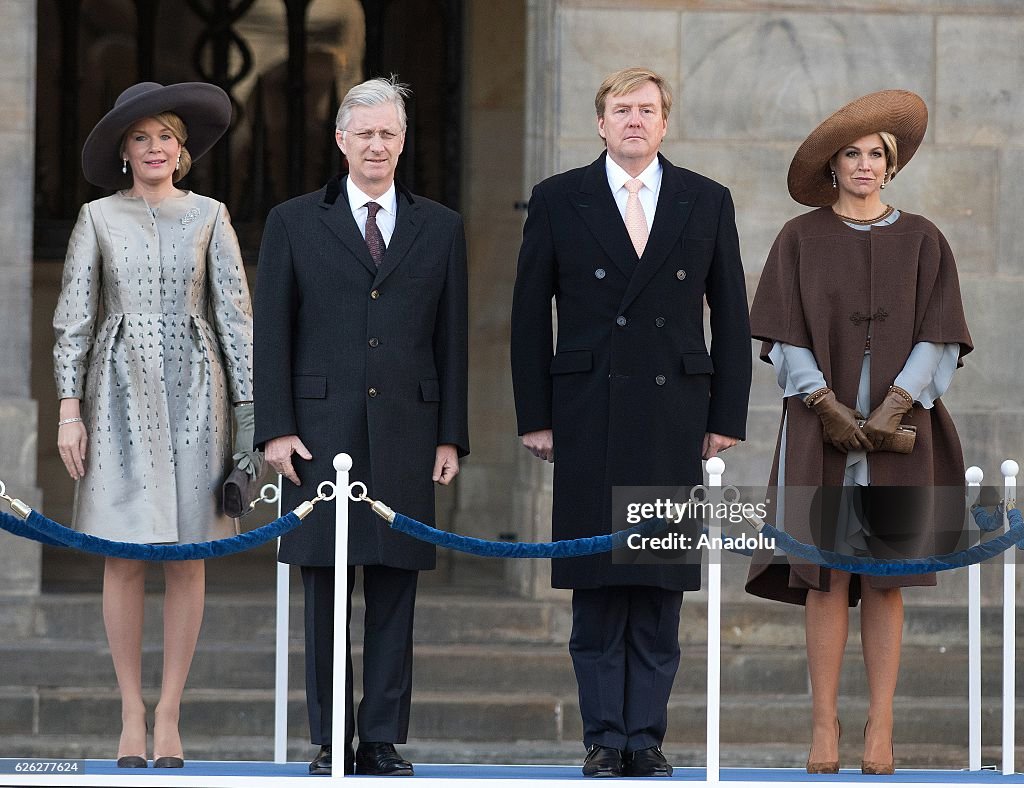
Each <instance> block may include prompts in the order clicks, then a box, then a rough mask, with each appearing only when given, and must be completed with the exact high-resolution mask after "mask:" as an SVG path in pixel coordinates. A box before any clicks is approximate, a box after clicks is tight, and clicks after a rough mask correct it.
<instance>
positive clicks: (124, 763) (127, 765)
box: [117, 720, 149, 769]
mask: <svg viewBox="0 0 1024 788" xmlns="http://www.w3.org/2000/svg"><path fill="white" fill-rule="evenodd" d="M146 738H149V720H146ZM148 767H149V762H148V761H147V760H146V759H145V758H144V757H143V756H141V755H122V756H121V757H120V758H118V759H117V768H118V769H146V768H148Z"/></svg>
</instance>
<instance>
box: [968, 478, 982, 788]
mask: <svg viewBox="0 0 1024 788" xmlns="http://www.w3.org/2000/svg"><path fill="white" fill-rule="evenodd" d="M965 478H966V479H967V486H968V487H974V488H980V487H981V483H982V481H983V480H984V479H985V473H984V471H982V470H981V468H979V467H978V466H977V465H972V466H971V467H970V468H968V469H967V473H966V474H965ZM969 516H970V513H969V512H968V517H969ZM967 725H968V748H967V752H968V756H967V768H968V769H970V770H971V771H972V772H977V771H980V770H981V564H971V565H970V566H969V567H967Z"/></svg>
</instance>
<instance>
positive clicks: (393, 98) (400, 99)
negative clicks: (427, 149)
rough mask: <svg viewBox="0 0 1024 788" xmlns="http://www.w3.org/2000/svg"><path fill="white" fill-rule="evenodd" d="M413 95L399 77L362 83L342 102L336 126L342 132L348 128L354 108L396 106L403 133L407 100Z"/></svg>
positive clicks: (394, 75)
mask: <svg viewBox="0 0 1024 788" xmlns="http://www.w3.org/2000/svg"><path fill="white" fill-rule="evenodd" d="M411 95H412V91H411V90H409V86H408V85H406V84H404V83H402V82H399V81H398V75H397V74H392V75H391V76H390V77H388V78H387V79H384V78H382V77H378V78H377V79H368V80H366V82H361V83H359V84H358V85H356V86H355V87H353V88H352V89H351V90H349V92H348V93H346V94H345V98H344V99H342V101H341V107H339V108H338V117H337V120H336V121H335V126H336V127H337V128H338V130H340V131H344V130H346V129H347V128H348V124H349V122H350V121H351V120H352V108H353V107H376V106H378V105H380V104H394V105H395V107H396V108H397V109H398V121H399V123H401V124H402V131H405V126H406V116H405V99H406V97H408V96H411Z"/></svg>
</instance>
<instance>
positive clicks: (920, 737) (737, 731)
mask: <svg viewBox="0 0 1024 788" xmlns="http://www.w3.org/2000/svg"><path fill="white" fill-rule="evenodd" d="M6 695H7V693H6V691H4V692H0V700H2V701H3V706H2V709H0V734H2V738H6V737H8V736H28V735H32V734H40V735H44V736H51V735H53V736H58V735H59V736H66V737H68V738H69V739H70V738H73V737H78V736H102V735H111V731H117V730H118V727H119V726H118V721H119V719H120V706H119V702H118V699H117V697H116V693H112V692H106V691H95V690H40V691H39V692H38V693H37V694H36V695H35V697H33V698H30V699H28V700H27V701H25V700H19V699H17V698H13V699H12V698H9V697H6ZM147 700H148V701H149V702H150V704H151V703H152V702H153V701H154V700H155V698H153V697H151V696H150V697H147ZM809 705H810V704H809V701H808V699H807V698H806V697H792V696H788V695H787V696H760V697H726V698H723V700H722V704H721V739H722V741H723V742H726V743H729V744H733V745H749V746H755V745H760V744H763V743H774V744H780V745H786V744H790V745H795V744H802V743H804V742H806V741H808V740H809V739H808V737H809V735H810V725H809V719H810V710H809ZM288 707H289V714H288V716H289V735H290V736H293V737H297V738H302V737H304V736H305V734H306V724H305V705H304V697H303V694H302V692H301V691H293V692H291V693H290V694H289V700H288ZM840 708H841V710H842V715H843V719H844V720H845V723H846V725H845V728H846V732H847V733H846V735H845V736H844V740H845V741H846V746H854V747H856V746H859V742H860V741H861V727H862V725H863V720H864V719H865V718H866V715H867V702H866V700H865V699H863V698H851V697H847V696H845V695H844V696H843V697H842V698H841V702H840ZM895 715H896V727H897V730H898V731H899V734H898V741H899V743H900V744H901V745H904V746H909V745H915V744H945V745H961V744H963V743H964V742H965V741H966V737H967V710H966V704H965V703H964V701H963V699H962V698H959V697H954V698H939V697H936V698H911V697H905V696H898V697H897V698H896V702H895ZM783 720H784V721H785V724H782V723H781V721H783ZM759 723H760V724H759ZM1022 723H1024V703H1020V704H1018V710H1017V724H1018V726H1019V725H1021V724H1022ZM273 724H274V709H273V695H272V693H271V692H269V691H264V690H191V691H188V692H186V694H185V698H184V701H183V704H182V728H183V729H184V730H186V731H188V733H189V736H194V737H198V738H202V737H221V736H236V737H237V736H268V735H270V734H272V732H273ZM983 730H984V732H985V742H986V743H989V744H993V745H995V744H997V743H998V736H999V730H1000V711H999V704H998V702H991V703H986V704H985V705H984V707H983ZM705 735H706V730H705V699H704V697H703V696H701V695H689V694H677V695H675V696H673V698H672V700H671V702H670V704H669V732H668V737H667V741H669V742H673V743H684V744H699V743H701V742H703V741H704V737H705ZM410 736H411V737H413V738H421V737H422V738H430V739H440V740H453V741H469V742H507V741H534V742H577V741H580V740H582V726H581V724H580V718H579V709H578V704H577V701H576V698H575V697H567V696H562V697H559V696H555V695H549V694H544V693H536V694H528V693H520V694H518V695H509V694H507V693H500V694H491V693H462V694H460V695H459V696H453V695H451V694H450V693H437V692H422V691H417V692H415V693H414V696H413V707H412V713H411V721H410ZM851 743H852V744H851Z"/></svg>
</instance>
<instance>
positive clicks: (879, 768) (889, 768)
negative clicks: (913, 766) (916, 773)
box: [860, 720, 896, 774]
mask: <svg viewBox="0 0 1024 788" xmlns="http://www.w3.org/2000/svg"><path fill="white" fill-rule="evenodd" d="M869 722H870V720H869ZM867 735H868V723H867V722H865V723H864V738H865V739H866V738H867ZM889 752H890V753H892V756H891V757H890V758H889V762H888V763H881V762H879V761H864V760H862V761H861V762H860V773H861V774H894V773H895V772H896V751H895V750H894V749H893V746H892V742H891V741H890V743H889Z"/></svg>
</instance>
